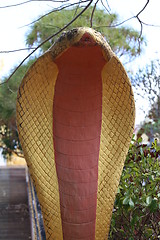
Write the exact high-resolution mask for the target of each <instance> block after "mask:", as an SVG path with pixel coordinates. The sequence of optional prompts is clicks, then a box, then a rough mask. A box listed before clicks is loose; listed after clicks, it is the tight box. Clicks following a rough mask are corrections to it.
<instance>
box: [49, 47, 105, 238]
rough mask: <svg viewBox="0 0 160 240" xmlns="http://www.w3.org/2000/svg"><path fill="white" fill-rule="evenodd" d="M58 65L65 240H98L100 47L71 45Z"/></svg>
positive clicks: (57, 135)
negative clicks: (96, 222)
mask: <svg viewBox="0 0 160 240" xmlns="http://www.w3.org/2000/svg"><path fill="white" fill-rule="evenodd" d="M56 64H57V66H58V69H59V74H58V77H57V81H56V86H55V95H54V104H53V137H54V149H55V162H56V170H57V177H58V184H59V194H60V205H61V218H62V229H63V238H64V240H68V239H70V240H71V239H87V240H89V239H90V240H93V239H95V221H96V202H97V187H98V158H99V149H100V134H101V120H102V80H101V70H102V67H103V65H104V64H105V60H104V58H103V56H102V52H101V49H100V47H98V46H86V47H71V48H69V49H68V50H67V51H66V52H64V53H63V54H62V56H60V57H59V58H58V59H57V60H56Z"/></svg>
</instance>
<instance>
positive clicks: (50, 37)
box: [0, 0, 93, 85]
mask: <svg viewBox="0 0 160 240" xmlns="http://www.w3.org/2000/svg"><path fill="white" fill-rule="evenodd" d="M92 2H93V0H90V1H89V3H88V4H87V6H86V7H85V8H84V9H83V10H82V11H81V12H80V13H79V14H77V15H76V16H75V17H74V18H73V19H72V20H71V21H70V22H69V23H67V24H66V25H65V26H64V27H63V28H61V29H60V30H59V31H57V32H56V33H55V34H53V35H51V36H49V37H48V38H47V39H45V40H44V41H43V42H42V43H41V44H39V45H38V46H37V47H36V48H35V49H34V50H33V51H32V52H31V53H30V54H28V55H27V56H26V57H25V58H24V59H23V60H22V62H21V63H20V64H19V65H18V66H17V67H16V69H15V70H14V71H13V72H12V74H11V75H10V76H9V78H8V79H7V80H6V81H5V82H2V83H0V85H3V84H5V83H7V82H8V81H9V80H10V79H11V77H12V76H13V75H14V74H15V72H16V71H17V70H18V69H19V68H20V67H21V66H22V64H23V63H24V62H25V61H26V60H27V59H28V58H29V57H30V56H31V55H32V54H33V53H35V52H36V51H37V50H38V49H39V48H40V47H41V46H42V45H43V44H45V43H46V42H48V41H49V40H50V39H52V38H53V37H55V36H57V35H58V34H59V33H61V32H62V31H64V30H65V29H66V28H67V27H69V26H70V25H71V24H72V23H73V22H75V21H76V19H77V18H79V16H81V15H82V14H83V13H84V12H85V11H86V10H87V9H88V8H89V6H90V5H91V4H92Z"/></svg>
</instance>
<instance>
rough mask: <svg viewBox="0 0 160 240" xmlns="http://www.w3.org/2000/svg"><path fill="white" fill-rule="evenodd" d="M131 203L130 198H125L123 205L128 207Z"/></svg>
mask: <svg viewBox="0 0 160 240" xmlns="http://www.w3.org/2000/svg"><path fill="white" fill-rule="evenodd" d="M128 203H129V197H125V198H124V199H123V205H127V204H128Z"/></svg>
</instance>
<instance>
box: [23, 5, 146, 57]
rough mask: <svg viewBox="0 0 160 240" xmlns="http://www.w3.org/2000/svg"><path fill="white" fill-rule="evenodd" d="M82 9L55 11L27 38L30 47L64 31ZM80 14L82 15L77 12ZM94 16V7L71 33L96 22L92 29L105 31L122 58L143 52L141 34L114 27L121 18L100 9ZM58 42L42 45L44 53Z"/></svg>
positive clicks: (76, 23) (110, 42)
mask: <svg viewBox="0 0 160 240" xmlns="http://www.w3.org/2000/svg"><path fill="white" fill-rule="evenodd" d="M81 10H82V8H79V9H77V8H73V9H70V10H61V11H57V12H53V13H51V14H49V15H48V16H46V17H45V18H41V19H40V20H39V21H38V22H36V23H35V24H34V25H33V26H32V27H31V31H30V33H29V34H28V36H27V40H26V43H27V45H29V46H33V45H36V46H37V45H38V44H40V43H41V42H42V41H44V40H45V39H46V38H48V37H49V36H51V35H52V34H53V33H56V32H57V30H59V29H61V28H62V27H64V26H65V25H66V23H68V22H70V21H71V20H72V19H73V17H74V15H75V13H78V12H80V11H81ZM77 11H78V12H77ZM92 13H93V7H90V8H89V9H87V10H86V11H85V12H84V13H83V14H82V15H81V16H80V17H79V18H78V19H77V20H76V21H75V22H74V23H73V24H71V25H70V26H69V27H68V28H67V30H69V29H71V28H74V27H90V25H91V21H92V24H93V25H92V27H93V28H94V29H97V30H98V31H99V32H101V33H102V34H103V35H104V36H105V38H106V40H107V42H108V43H109V45H110V46H111V48H112V50H113V51H115V53H116V54H117V55H118V56H122V55H125V57H127V58H129V60H130V59H131V58H132V57H136V56H137V55H139V54H140V53H141V49H140V48H139V44H138V42H139V43H141V44H142V43H143V42H144V39H143V38H142V37H140V38H139V33H138V32H137V31H135V30H133V29H131V28H128V27H124V26H123V27H111V26H116V24H117V22H118V15H116V14H107V13H106V12H105V11H104V10H100V9H96V10H95V11H94V15H93V19H91V16H92ZM54 41H55V39H54V38H53V39H52V40H51V41H49V42H47V43H46V44H44V45H43V46H42V50H43V51H46V50H47V49H48V48H49V47H50V46H51V45H52V44H53V42H54Z"/></svg>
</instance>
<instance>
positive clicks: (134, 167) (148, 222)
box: [109, 139, 160, 240]
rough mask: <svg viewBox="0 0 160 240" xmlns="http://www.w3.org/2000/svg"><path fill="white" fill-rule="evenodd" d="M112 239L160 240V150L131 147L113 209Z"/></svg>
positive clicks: (145, 146)
mask: <svg viewBox="0 0 160 240" xmlns="http://www.w3.org/2000/svg"><path fill="white" fill-rule="evenodd" d="M109 239H110V240H111V239H112V240H113V239H116V240H117V239H118V240H119V239H120V240H123V239H124V240H149V239H151V240H152V239H160V147H158V146H157V141H156V140H155V142H154V143H153V144H152V146H151V147H150V148H149V147H147V145H144V144H142V140H141V139H138V141H135V140H134V141H133V142H132V143H131V145H130V148H129V152H128V155H127V158H126V162H125V166H124V169H123V173H122V176H121V181H120V185H119V188H118V193H117V196H116V201H115V205H114V210H113V215H112V220H111V228H110V234H109Z"/></svg>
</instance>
